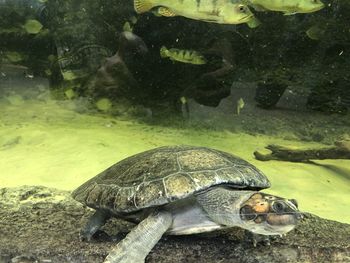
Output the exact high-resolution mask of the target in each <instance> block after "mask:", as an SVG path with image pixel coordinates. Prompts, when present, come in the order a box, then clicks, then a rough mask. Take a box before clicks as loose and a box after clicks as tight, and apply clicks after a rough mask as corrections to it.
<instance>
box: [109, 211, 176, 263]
mask: <svg viewBox="0 0 350 263" xmlns="http://www.w3.org/2000/svg"><path fill="white" fill-rule="evenodd" d="M172 221H173V218H172V215H171V214H170V213H168V212H158V213H156V214H151V215H149V216H148V217H147V218H146V219H144V220H143V221H142V222H140V223H139V224H138V225H137V226H136V227H135V228H134V229H132V230H131V232H130V233H129V234H128V235H127V236H126V237H125V238H124V239H123V240H122V241H120V242H119V243H118V245H117V247H116V248H114V249H113V250H112V251H111V252H110V253H109V255H108V256H107V257H106V259H105V261H104V263H143V262H145V258H146V256H147V255H148V253H149V252H150V251H151V249H152V248H153V247H154V246H155V245H156V244H157V243H158V241H159V240H160V239H161V237H162V235H163V234H164V233H165V232H166V231H167V230H168V228H169V227H170V226H171V224H172Z"/></svg>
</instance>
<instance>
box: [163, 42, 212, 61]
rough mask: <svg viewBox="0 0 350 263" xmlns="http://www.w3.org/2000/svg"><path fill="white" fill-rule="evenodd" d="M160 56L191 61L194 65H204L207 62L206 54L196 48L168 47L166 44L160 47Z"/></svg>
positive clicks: (173, 59)
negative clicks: (195, 49)
mask: <svg viewBox="0 0 350 263" xmlns="http://www.w3.org/2000/svg"><path fill="white" fill-rule="evenodd" d="M160 56H161V57H162V58H169V59H171V60H172V61H178V62H182V63H189V64H193V65H203V64H205V63H207V61H206V59H205V58H204V56H203V55H201V54H200V53H198V52H197V51H194V50H184V49H177V48H170V49H167V48H166V47H165V46H162V47H161V49H160Z"/></svg>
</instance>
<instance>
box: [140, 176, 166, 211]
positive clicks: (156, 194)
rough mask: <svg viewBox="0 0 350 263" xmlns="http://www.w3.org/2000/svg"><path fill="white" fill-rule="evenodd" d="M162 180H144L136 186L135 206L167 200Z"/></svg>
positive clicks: (145, 205) (152, 204)
mask: <svg viewBox="0 0 350 263" xmlns="http://www.w3.org/2000/svg"><path fill="white" fill-rule="evenodd" d="M167 199H168V197H167V195H166V190H165V187H164V182H163V180H155V181H152V182H144V183H142V184H140V185H139V186H138V187H137V188H136V192H135V206H136V207H147V206H156V205H162V204H166V203H167V202H168V200H167Z"/></svg>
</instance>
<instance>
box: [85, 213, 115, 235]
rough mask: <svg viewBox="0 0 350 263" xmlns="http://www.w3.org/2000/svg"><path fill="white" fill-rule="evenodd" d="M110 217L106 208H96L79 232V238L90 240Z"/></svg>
mask: <svg viewBox="0 0 350 263" xmlns="http://www.w3.org/2000/svg"><path fill="white" fill-rule="evenodd" d="M110 217H111V215H110V213H109V212H108V211H106V210H102V209H98V210H96V212H95V213H94V214H93V215H92V216H91V217H90V218H89V221H88V222H87V223H86V226H85V227H84V228H83V229H82V230H81V232H80V239H81V240H83V241H87V242H90V241H91V239H92V237H93V235H94V234H95V233H96V232H97V231H98V230H99V229H100V227H102V226H103V225H104V224H105V223H106V221H107V220H108V219H109V218H110Z"/></svg>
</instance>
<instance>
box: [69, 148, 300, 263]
mask: <svg viewBox="0 0 350 263" xmlns="http://www.w3.org/2000/svg"><path fill="white" fill-rule="evenodd" d="M268 187H270V182H269V180H268V178H267V177H266V176H265V175H264V174H263V173H262V172H261V171H260V170H258V169H257V168H256V167H255V166H253V165H252V164H250V163H248V162H247V161H245V160H243V159H241V158H239V157H237V156H235V155H232V154H230V153H227V152H223V151H220V150H217V149H212V148H207V147H200V146H190V145H174V146H163V147H158V148H155V149H151V150H147V151H145V152H141V153H138V154H136V155H133V156H131V157H128V158H126V159H124V160H121V161H119V162H117V163H116V164H114V165H112V166H111V167H109V168H108V169H106V170H104V171H103V172H101V173H100V174H98V175H97V176H95V177H93V178H92V179H90V180H88V181H87V182H86V183H84V184H83V185H81V186H80V187H78V188H77V189H76V190H74V191H73V193H72V197H73V198H74V199H75V200H77V201H79V202H81V203H82V204H84V205H86V206H88V207H90V208H93V209H95V210H96V211H95V213H94V214H93V215H92V216H91V217H90V219H89V220H88V222H87V224H86V226H85V227H84V228H83V229H82V230H81V237H82V239H83V240H87V241H90V240H91V239H92V238H93V236H94V234H95V233H96V232H97V231H98V230H99V228H100V227H101V226H103V225H104V224H105V223H106V221H107V220H108V219H110V218H111V217H117V218H121V219H123V220H126V221H130V222H134V223H136V224H137V225H136V226H135V227H134V228H133V229H132V230H131V231H130V232H129V233H128V234H127V235H126V237H125V238H124V239H122V240H121V241H120V242H119V243H118V244H117V245H116V247H115V248H114V249H112V251H111V252H110V253H109V254H108V256H107V257H106V259H105V263H112V262H113V263H116V262H118V263H141V262H145V258H146V256H147V255H148V253H149V252H150V251H151V250H152V248H153V247H154V246H155V245H156V243H157V242H158V241H159V240H160V239H161V237H162V236H163V235H164V234H168V235H188V234H196V233H203V232H209V231H213V230H218V229H221V228H228V227H234V226H238V227H241V228H243V229H247V230H249V231H251V232H253V233H256V234H261V235H282V234H285V233H287V232H289V231H290V230H292V229H293V228H294V227H295V226H296V225H297V223H298V221H299V219H300V218H301V213H300V211H299V210H298V204H297V201H296V200H295V199H286V198H282V197H278V196H274V195H270V194H267V193H263V192H260V190H262V189H265V188H268Z"/></svg>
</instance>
